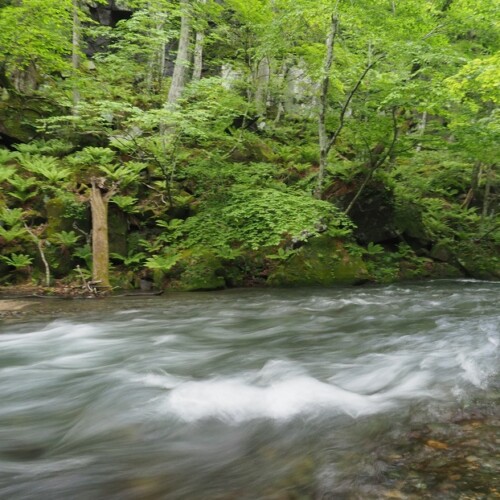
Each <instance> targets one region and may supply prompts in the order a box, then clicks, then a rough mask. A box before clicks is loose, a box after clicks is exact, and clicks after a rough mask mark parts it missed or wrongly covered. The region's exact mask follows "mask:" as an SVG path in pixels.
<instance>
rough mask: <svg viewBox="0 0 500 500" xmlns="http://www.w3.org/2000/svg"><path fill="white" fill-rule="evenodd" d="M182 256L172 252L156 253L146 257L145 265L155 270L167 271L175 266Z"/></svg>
mask: <svg viewBox="0 0 500 500" xmlns="http://www.w3.org/2000/svg"><path fill="white" fill-rule="evenodd" d="M180 257H181V255H180V254H179V253H175V254H174V253H172V252H169V253H165V254H161V255H154V256H153V257H149V258H148V259H146V263H145V266H146V267H147V268H148V269H151V270H153V271H161V272H167V271H169V270H170V269H172V267H174V266H175V264H176V263H177V261H178V260H179V259H180Z"/></svg>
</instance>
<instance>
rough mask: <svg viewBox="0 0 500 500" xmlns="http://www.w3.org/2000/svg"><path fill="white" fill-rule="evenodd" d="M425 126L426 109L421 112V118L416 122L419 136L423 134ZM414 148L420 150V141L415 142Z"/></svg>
mask: <svg viewBox="0 0 500 500" xmlns="http://www.w3.org/2000/svg"><path fill="white" fill-rule="evenodd" d="M426 127H427V111H424V112H423V113H422V119H421V120H420V123H419V124H418V128H417V130H418V135H419V136H420V137H423V135H424V134H425V128H426ZM415 150H416V151H417V152H419V151H421V150H422V143H421V142H419V143H418V144H417V147H416V148H415Z"/></svg>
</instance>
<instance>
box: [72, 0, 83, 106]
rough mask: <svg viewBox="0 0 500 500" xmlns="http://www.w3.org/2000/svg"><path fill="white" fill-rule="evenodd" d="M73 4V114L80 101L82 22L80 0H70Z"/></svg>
mask: <svg viewBox="0 0 500 500" xmlns="http://www.w3.org/2000/svg"><path fill="white" fill-rule="evenodd" d="M72 5H73V41H72V53H71V66H72V69H73V91H72V93H73V114H74V115H76V114H77V106H78V104H79V103H80V97H81V96H80V91H79V90H78V86H77V76H78V70H79V69H80V41H81V31H82V24H81V21H80V16H79V13H78V11H79V8H80V0H72Z"/></svg>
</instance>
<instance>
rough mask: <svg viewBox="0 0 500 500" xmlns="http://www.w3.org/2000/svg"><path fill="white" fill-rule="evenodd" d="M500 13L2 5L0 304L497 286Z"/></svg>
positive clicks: (382, 2) (401, 5) (351, 4)
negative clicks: (148, 288)
mask: <svg viewBox="0 0 500 500" xmlns="http://www.w3.org/2000/svg"><path fill="white" fill-rule="evenodd" d="M499 10H500V9H499V4H498V2H496V1H491V0H478V1H476V2H473V3H472V2H467V1H465V0H405V1H402V0H392V1H391V0H369V1H368V0H366V1H365V0H353V1H347V0H343V1H342V0H338V1H325V0H319V1H312V0H294V1H291V0H245V1H243V0H225V1H214V0H192V1H189V0H180V1H168V0H150V1H144V0H130V1H125V0H123V1H118V0H109V1H104V0H103V1H101V2H97V1H93V2H90V1H84V0H60V1H58V2H53V1H50V0H22V1H20V0H11V1H9V0H1V1H0V95H1V99H0V187H1V190H0V285H7V284H15V283H22V282H26V281H29V282H32V283H33V282H38V283H43V284H46V285H49V284H53V283H54V280H57V282H58V283H62V284H67V285H70V284H73V283H77V282H79V281H81V280H84V281H88V280H91V279H93V280H94V281H95V282H99V284H100V286H103V287H108V286H113V287H122V288H133V287H139V286H140V283H141V282H142V284H143V286H144V283H146V282H154V283H155V284H156V285H157V286H159V287H171V288H179V289H184V290H204V289H217V288H223V287H232V286H252V285H272V286H282V285H315V284H322V285H331V284H336V283H363V282H366V281H375V282H390V281H394V280H399V279H412V278H428V277H435V278H447V277H459V276H468V277H474V278H483V279H496V278H499V277H500V259H499V257H498V256H499V252H498V250H499V246H500V224H499V216H498V207H499V189H500V181H499V179H498V169H497V157H498V149H499V146H498V145H499V143H500V142H499V131H500V125H499V112H498V107H497V105H498V102H499V100H500V90H499V86H498V82H499V77H500V69H499V60H500V58H499V55H498V42H499V26H498V19H500V16H499ZM108 233H109V241H108ZM108 243H109V244H108Z"/></svg>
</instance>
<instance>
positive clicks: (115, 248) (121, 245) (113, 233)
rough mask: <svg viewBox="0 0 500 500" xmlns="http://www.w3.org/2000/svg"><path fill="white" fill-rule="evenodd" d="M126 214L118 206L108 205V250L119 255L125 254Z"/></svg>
mask: <svg viewBox="0 0 500 500" xmlns="http://www.w3.org/2000/svg"><path fill="white" fill-rule="evenodd" d="M127 234H128V221H127V216H126V215H125V214H124V213H123V212H122V211H121V210H119V209H118V208H115V207H113V206H110V207H109V212H108V235H109V251H110V252H111V253H118V254H120V255H127V251H128V248H127V247H128V245H127Z"/></svg>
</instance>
